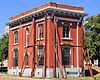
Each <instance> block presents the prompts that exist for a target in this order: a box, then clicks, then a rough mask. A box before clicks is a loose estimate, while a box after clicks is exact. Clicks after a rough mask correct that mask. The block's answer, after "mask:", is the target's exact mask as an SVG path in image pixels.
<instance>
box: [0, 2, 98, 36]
mask: <svg viewBox="0 0 100 80" xmlns="http://www.w3.org/2000/svg"><path fill="white" fill-rule="evenodd" d="M51 1H52V2H57V3H62V4H67V5H75V6H82V7H84V9H85V12H86V13H88V14H89V15H96V14H98V13H100V0H1V1H0V36H2V33H3V32H4V28H5V24H6V23H7V22H8V21H9V20H8V18H9V17H10V16H13V15H16V14H19V13H21V12H23V11H25V10H29V9H32V8H34V7H37V6H39V5H41V4H44V3H47V2H51Z"/></svg>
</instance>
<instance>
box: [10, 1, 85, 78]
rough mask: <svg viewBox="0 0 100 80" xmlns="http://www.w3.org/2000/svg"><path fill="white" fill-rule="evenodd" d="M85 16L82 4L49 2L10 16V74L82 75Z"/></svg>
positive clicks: (42, 75)
mask: <svg viewBox="0 0 100 80" xmlns="http://www.w3.org/2000/svg"><path fill="white" fill-rule="evenodd" d="M84 16H85V13H84V9H83V8H82V7H76V6H70V5H63V4H57V3H52V2H50V3H46V4H44V5H42V6H39V7H37V8H33V9H31V10H28V11H25V12H23V13H21V14H18V15H16V16H12V17H10V21H9V24H8V25H9V28H10V29H9V61H8V62H9V63H8V74H9V75H23V76H35V77H55V76H57V77H58V76H64V77H66V76H79V75H80V73H81V72H82V68H83V66H84V64H83V52H84V51H83V45H84V27H83V22H82V21H83V17H84Z"/></svg>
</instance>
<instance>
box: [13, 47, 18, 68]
mask: <svg viewBox="0 0 100 80" xmlns="http://www.w3.org/2000/svg"><path fill="white" fill-rule="evenodd" d="M13 58H14V60H13V61H14V67H16V66H18V49H17V48H16V49H14V55H13Z"/></svg>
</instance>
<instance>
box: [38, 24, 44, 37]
mask: <svg viewBox="0 0 100 80" xmlns="http://www.w3.org/2000/svg"><path fill="white" fill-rule="evenodd" d="M37 35H38V36H37V37H38V39H41V38H44V25H43V24H42V23H41V24H38V26H37Z"/></svg>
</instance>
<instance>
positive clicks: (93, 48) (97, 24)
mask: <svg viewBox="0 0 100 80" xmlns="http://www.w3.org/2000/svg"><path fill="white" fill-rule="evenodd" d="M85 30H86V32H85V56H87V55H89V57H90V59H98V60H99V65H100V14H98V15H96V16H91V17H88V18H87V19H86V20H85Z"/></svg>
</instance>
